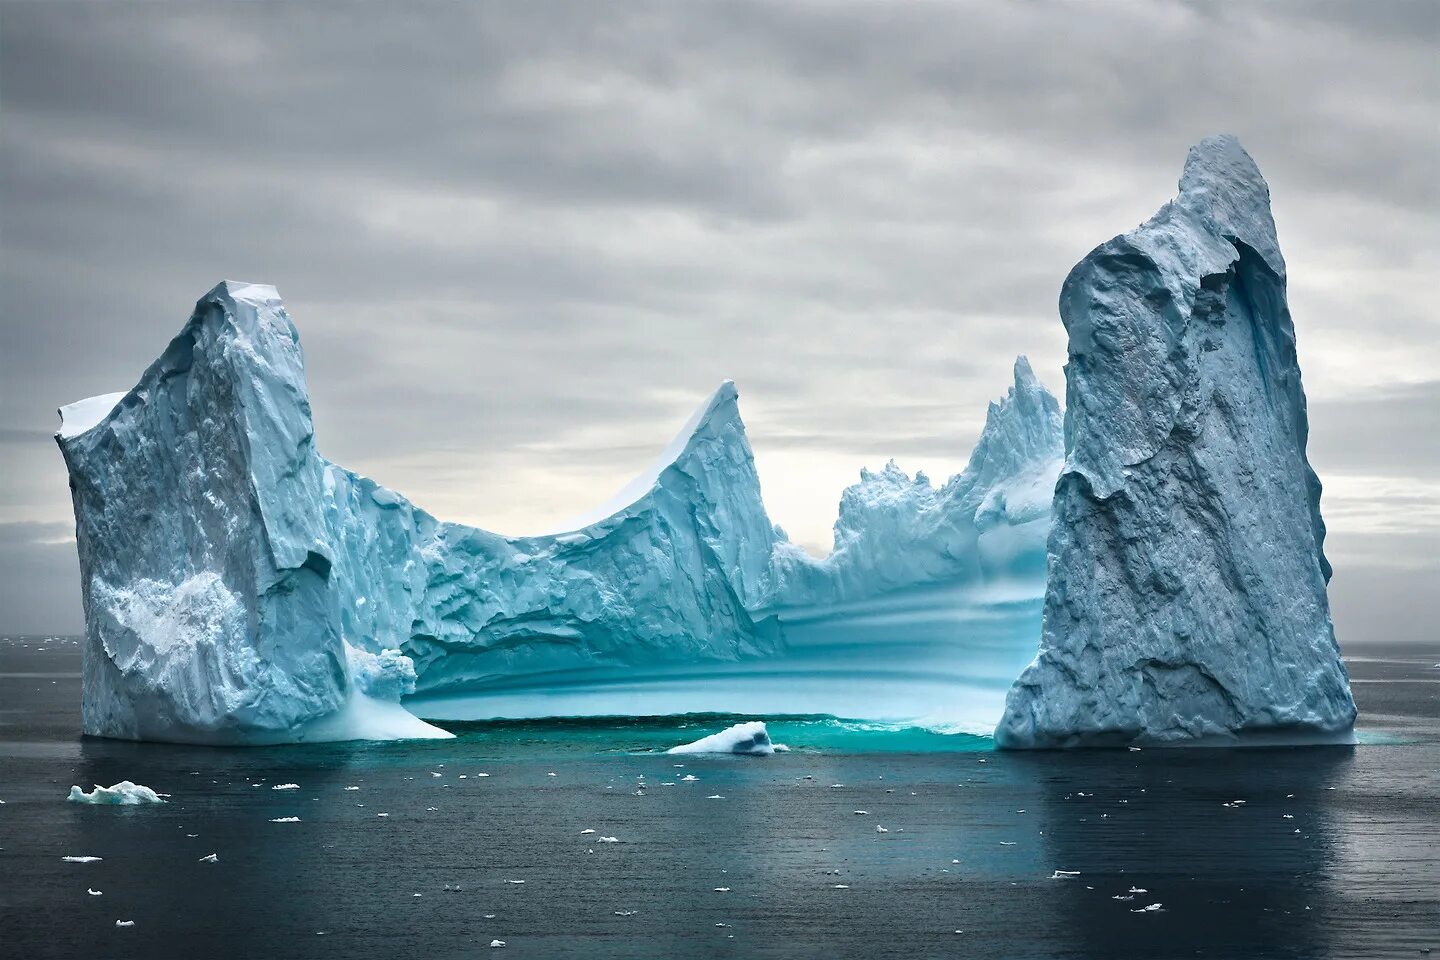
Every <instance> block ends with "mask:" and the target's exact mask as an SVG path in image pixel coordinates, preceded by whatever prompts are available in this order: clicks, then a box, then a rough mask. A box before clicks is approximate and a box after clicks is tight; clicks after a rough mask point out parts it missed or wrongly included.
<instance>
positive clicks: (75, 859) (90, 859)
mask: <svg viewBox="0 0 1440 960" xmlns="http://www.w3.org/2000/svg"><path fill="white" fill-rule="evenodd" d="M60 859H61V860H64V861H65V862H66V863H97V862H99V861H100V860H102V859H104V858H103V857H61V858H60Z"/></svg>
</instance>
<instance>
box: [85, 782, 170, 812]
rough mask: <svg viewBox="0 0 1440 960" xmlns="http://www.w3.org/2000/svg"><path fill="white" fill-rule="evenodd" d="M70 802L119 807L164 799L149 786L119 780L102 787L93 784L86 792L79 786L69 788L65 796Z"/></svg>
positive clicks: (160, 801)
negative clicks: (91, 788) (111, 784)
mask: <svg viewBox="0 0 1440 960" xmlns="http://www.w3.org/2000/svg"><path fill="white" fill-rule="evenodd" d="M65 799H66V800H68V801H70V802H71V803H93V804H102V805H104V804H108V805H112V806H120V807H134V806H139V805H140V804H142V803H164V802H165V801H164V800H163V799H162V798H161V797H160V795H159V794H158V793H156V792H155V791H154V790H151V789H150V788H149V787H146V786H142V785H140V784H138V783H131V782H130V781H129V780H121V781H120V782H119V783H117V784H115V785H114V786H110V787H102V786H100V784H98V783H97V784H95V789H93V790H91V791H90V792H89V793H86V792H85V791H84V790H81V789H80V788H79V787H71V788H70V796H68V797H66V798H65Z"/></svg>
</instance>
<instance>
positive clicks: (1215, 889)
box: [0, 637, 1440, 960]
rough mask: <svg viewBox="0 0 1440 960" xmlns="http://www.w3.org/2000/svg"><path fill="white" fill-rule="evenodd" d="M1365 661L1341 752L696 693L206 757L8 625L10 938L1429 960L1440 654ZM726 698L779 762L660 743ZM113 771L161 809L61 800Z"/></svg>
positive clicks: (18, 950) (400, 950) (2, 738)
mask: <svg viewBox="0 0 1440 960" xmlns="http://www.w3.org/2000/svg"><path fill="white" fill-rule="evenodd" d="M1349 652H1350V653H1351V654H1352V655H1351V656H1350V657H1349V658H1348V659H1347V663H1348V665H1349V668H1350V670H1351V673H1352V677H1353V679H1354V691H1355V698H1356V702H1357V703H1358V705H1359V708H1360V722H1359V725H1358V728H1359V733H1360V741H1361V742H1360V743H1359V744H1358V745H1357V746H1353V747H1307V748H1251V749H1244V750H1221V749H1209V748H1182V749H1170V750H1158V749H1145V750H1141V751H1130V750H1120V751H1086V752H1072V753H1056V752H1045V753H1000V752H996V751H994V750H993V749H992V747H991V743H990V741H989V740H988V738H984V737H975V736H967V735H964V734H942V733H936V732H931V731H927V730H923V729H916V728H905V729H895V728H891V727H886V726H884V725H878V724H867V723H858V722H847V721H843V720H837V719H835V718H831V717H820V716H798V717H789V718H777V717H758V718H756V717H748V716H746V717H734V716H724V715H715V714H710V715H701V716H688V717H679V718H656V719H642V720H634V719H615V720H583V721H580V720H568V721H567V720H556V721H534V722H513V721H512V722H493V723H484V724H474V723H471V724H466V723H449V722H447V723H445V724H444V725H445V726H446V727H447V728H448V729H451V730H452V731H454V732H455V733H456V734H457V738H456V739H454V740H448V741H429V742H420V743H399V744H365V743H352V744H324V745H312V746H294V747H267V748H230V749H217V748H195V747H181V746H169V745H162V744H134V743H126V742H120V741H108V740H98V739H88V738H82V737H81V736H80V735H79V726H80V720H79V703H80V653H79V646H78V644H77V643H76V642H75V640H74V638H41V637H21V638H13V637H12V638H6V639H3V640H0V801H3V805H0V957H5V958H12V957H13V958H27V960H28V958H44V957H115V958H128V957H136V958H177V957H203V958H266V960H270V958H288V957H295V958H328V957H337V958H340V957H343V958H346V960H353V958H356V957H366V958H392V957H417V958H427V960H429V958H449V957H474V956H477V955H480V954H482V953H486V952H488V951H492V950H501V951H503V952H501V953H498V954H494V955H496V956H503V957H575V958H608V957H627V958H628V957H654V958H687V957H733V958H743V957H774V958H809V957H814V958H837V957H838V958H848V957H855V958H866V960H869V958H885V957H897V958H899V957H903V958H923V957H957V958H961V957H963V958H990V957H997V958H998V957H1064V958H1071V957H1073V958H1137V960H1141V958H1143V960H1162V958H1170V957H1175V958H1179V957H1214V958H1221V960H1241V958H1252V957H1254V958H1262V957H1263V958H1270V957H1294V958H1322V957H1406V956H1415V957H1419V956H1423V955H1424V954H1425V952H1427V951H1430V950H1434V951H1436V952H1437V954H1440V644H1437V645H1436V646H1434V647H1414V646H1410V647H1395V648H1383V647H1378V646H1377V647H1369V648H1358V647H1357V648H1355V649H1354V650H1352V651H1349ZM860 682H863V680H862V681H860ZM739 719H764V720H767V721H768V722H769V728H770V733H771V737H772V739H774V740H775V741H777V742H779V743H785V744H787V745H788V746H789V747H790V750H789V752H786V753H779V754H776V755H774V756H770V757H736V756H693V755H687V756H675V755H668V754H665V753H664V752H663V751H664V750H665V749H666V748H667V747H670V746H674V745H676V744H680V743H685V742H688V741H691V740H695V739H698V738H699V737H700V736H703V735H704V734H707V733H711V732H714V731H716V730H719V729H721V728H723V727H724V726H726V725H728V724H729V723H732V722H735V721H736V720H739ZM119 780H133V781H135V782H137V783H142V784H145V785H147V786H149V787H151V788H153V789H155V790H156V791H158V792H160V793H162V794H166V795H168V801H169V802H167V803H166V804H164V805H152V806H141V807H106V806H88V805H80V804H74V803H68V802H66V800H65V797H66V794H67V793H68V791H69V788H70V786H71V785H72V784H77V785H80V786H83V787H84V788H86V789H89V788H90V786H91V785H92V784H97V783H99V784H105V785H109V784H112V783H114V782H116V781H119ZM291 784H293V785H294V786H288V785H291ZM291 818H298V819H291ZM277 821H279V822H277ZM586 831H593V832H586ZM212 853H213V854H215V855H216V858H217V860H216V862H214V863H208V862H204V860H203V859H202V858H205V857H207V856H208V855H209V854H212ZM64 857H99V858H100V859H99V860H96V861H91V862H67V861H66V860H64V859H63V858H64ZM91 891H96V892H95V893H93V894H92V893H91ZM117 921H122V922H124V921H133V925H126V926H117ZM499 943H503V947H500V946H497V945H496V944H499Z"/></svg>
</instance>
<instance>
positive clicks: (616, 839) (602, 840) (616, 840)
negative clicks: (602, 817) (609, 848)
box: [598, 837, 620, 843]
mask: <svg viewBox="0 0 1440 960" xmlns="http://www.w3.org/2000/svg"><path fill="white" fill-rule="evenodd" d="M598 839H599V842H600V843H619V842H620V838H619V837H600V838H598Z"/></svg>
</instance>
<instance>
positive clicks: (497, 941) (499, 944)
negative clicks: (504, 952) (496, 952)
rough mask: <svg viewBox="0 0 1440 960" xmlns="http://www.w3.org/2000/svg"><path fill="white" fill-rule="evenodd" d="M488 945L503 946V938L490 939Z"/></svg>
mask: <svg viewBox="0 0 1440 960" xmlns="http://www.w3.org/2000/svg"><path fill="white" fill-rule="evenodd" d="M490 946H492V947H503V946H505V941H504V940H491V941H490Z"/></svg>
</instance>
